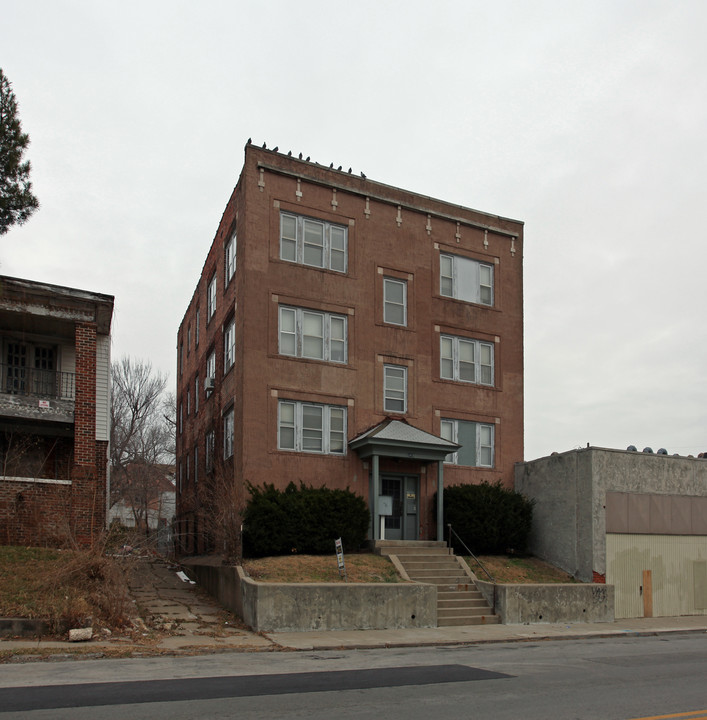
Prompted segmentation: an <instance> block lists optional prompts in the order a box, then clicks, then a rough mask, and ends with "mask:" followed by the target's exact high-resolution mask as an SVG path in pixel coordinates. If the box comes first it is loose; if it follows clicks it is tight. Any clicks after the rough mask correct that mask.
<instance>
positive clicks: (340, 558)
mask: <svg viewBox="0 0 707 720" xmlns="http://www.w3.org/2000/svg"><path fill="white" fill-rule="evenodd" d="M334 545H335V547H336V562H337V564H338V566H339V575H343V577H344V582H348V581H349V580H348V578H347V577H346V565H345V564H344V547H343V545H342V544H341V538H338V539H336V540H334Z"/></svg>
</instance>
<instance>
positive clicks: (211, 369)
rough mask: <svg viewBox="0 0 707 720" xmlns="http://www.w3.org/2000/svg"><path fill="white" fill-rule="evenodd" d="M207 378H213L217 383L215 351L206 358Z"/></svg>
mask: <svg viewBox="0 0 707 720" xmlns="http://www.w3.org/2000/svg"><path fill="white" fill-rule="evenodd" d="M206 377H207V378H213V379H214V382H216V352H215V351H214V350H212V351H211V352H210V353H209V354H208V355H207V356H206Z"/></svg>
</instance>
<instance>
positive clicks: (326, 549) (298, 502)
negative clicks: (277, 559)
mask: <svg viewBox="0 0 707 720" xmlns="http://www.w3.org/2000/svg"><path fill="white" fill-rule="evenodd" d="M248 489H249V491H250V500H249V502H248V505H247V506H246V510H245V514H244V518H243V552H244V554H245V555H246V556H247V557H264V556H268V555H289V554H291V553H295V552H296V553H302V554H306V555H328V554H330V553H333V552H334V540H336V539H337V538H339V537H340V538H341V541H342V544H343V546H344V549H347V550H349V551H352V550H358V549H359V547H361V545H362V544H363V542H364V541H365V539H366V535H367V533H368V525H369V522H370V515H369V512H368V506H367V505H366V501H365V500H364V499H363V498H362V497H360V496H358V495H356V494H355V493H353V492H351V491H350V490H348V489H346V490H332V489H330V488H327V487H320V488H315V487H312V486H307V485H305V484H304V483H300V486H299V487H297V486H296V485H295V484H294V483H292V482H291V483H290V484H289V485H288V486H287V488H285V490H284V491H282V490H277V489H276V488H275V486H274V485H270V484H267V483H266V484H265V485H263V487H256V486H253V485H250V486H249V488H248Z"/></svg>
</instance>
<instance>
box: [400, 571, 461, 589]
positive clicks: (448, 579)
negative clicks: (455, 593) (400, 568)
mask: <svg viewBox="0 0 707 720" xmlns="http://www.w3.org/2000/svg"><path fill="white" fill-rule="evenodd" d="M410 579H411V580H415V582H421V583H427V584H428V585H437V586H438V588H439V589H441V590H456V589H457V588H458V587H459V586H460V585H462V584H463V583H464V578H455V577H453V576H450V575H426V576H424V577H412V575H411V576H410Z"/></svg>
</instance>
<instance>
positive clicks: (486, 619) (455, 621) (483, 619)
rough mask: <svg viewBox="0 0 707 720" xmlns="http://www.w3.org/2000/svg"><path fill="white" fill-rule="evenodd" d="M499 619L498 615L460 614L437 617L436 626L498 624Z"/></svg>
mask: <svg viewBox="0 0 707 720" xmlns="http://www.w3.org/2000/svg"><path fill="white" fill-rule="evenodd" d="M500 622H501V619H500V618H499V617H498V615H491V614H490V613H489V614H488V615H478V616H477V615H475V616H471V617H468V616H466V615H460V616H457V617H447V618H441V619H440V618H438V619H437V626H438V627H454V626H457V625H498V624H499V623H500Z"/></svg>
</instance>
